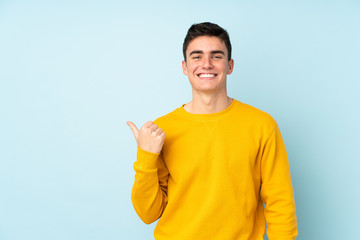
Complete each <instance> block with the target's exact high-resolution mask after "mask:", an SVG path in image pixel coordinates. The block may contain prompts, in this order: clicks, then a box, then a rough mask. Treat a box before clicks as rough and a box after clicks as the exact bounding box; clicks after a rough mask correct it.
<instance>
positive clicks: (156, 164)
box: [131, 146, 169, 224]
mask: <svg viewBox="0 0 360 240" xmlns="http://www.w3.org/2000/svg"><path fill="white" fill-rule="evenodd" d="M133 166H134V170H135V181H134V185H133V188H132V192H131V200H132V203H133V206H134V209H135V211H136V213H137V214H138V215H139V217H140V218H141V220H142V221H143V222H144V223H146V224H150V223H153V222H154V221H156V220H157V219H158V218H159V217H160V216H161V214H162V212H163V211H164V209H165V207H166V204H167V180H168V176H169V172H168V170H167V168H166V166H165V163H164V160H163V154H162V151H161V152H160V153H152V152H148V151H145V150H143V149H141V148H139V146H137V160H136V162H135V163H134V165H133Z"/></svg>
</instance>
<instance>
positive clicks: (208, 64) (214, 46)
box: [182, 36, 234, 93]
mask: <svg viewBox="0 0 360 240" xmlns="http://www.w3.org/2000/svg"><path fill="white" fill-rule="evenodd" d="M233 67H234V61H233V60H232V59H231V60H230V61H229V60H228V52H227V48H226V46H225V43H224V42H222V41H221V39H220V38H217V37H213V36H201V37H197V38H195V39H194V40H192V41H191V42H190V44H189V45H188V48H187V49H186V62H185V61H183V62H182V68H183V72H184V74H185V75H187V76H188V77H189V80H190V84H191V86H192V88H193V91H198V92H207V93H213V92H219V91H226V76H227V75H228V74H231V73H232V71H233Z"/></svg>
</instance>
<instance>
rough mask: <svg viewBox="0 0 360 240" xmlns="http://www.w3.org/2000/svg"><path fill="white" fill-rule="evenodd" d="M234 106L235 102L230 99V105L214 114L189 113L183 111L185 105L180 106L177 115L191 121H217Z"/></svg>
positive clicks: (233, 99)
mask: <svg viewBox="0 0 360 240" xmlns="http://www.w3.org/2000/svg"><path fill="white" fill-rule="evenodd" d="M235 104H237V100H236V99H235V98H232V101H231V104H230V105H229V106H228V107H227V108H225V109H224V110H221V111H219V112H216V113H190V112H188V111H186V110H185V109H184V106H185V103H184V104H182V105H181V107H179V108H178V113H179V114H180V115H181V116H183V117H185V118H188V119H192V120H217V119H219V118H222V117H224V116H226V115H227V114H229V113H230V112H231V110H232V109H233V108H234V106H235Z"/></svg>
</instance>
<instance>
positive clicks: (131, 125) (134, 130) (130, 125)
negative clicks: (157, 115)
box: [126, 121, 139, 141]
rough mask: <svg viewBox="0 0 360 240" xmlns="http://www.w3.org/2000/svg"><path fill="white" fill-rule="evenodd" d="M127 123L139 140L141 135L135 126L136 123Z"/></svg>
mask: <svg viewBox="0 0 360 240" xmlns="http://www.w3.org/2000/svg"><path fill="white" fill-rule="evenodd" d="M126 124H127V125H129V127H130V129H131V131H132V132H133V134H134V136H135V139H136V141H137V139H138V136H139V129H138V128H137V127H136V126H135V124H134V123H133V122H130V121H127V122H126Z"/></svg>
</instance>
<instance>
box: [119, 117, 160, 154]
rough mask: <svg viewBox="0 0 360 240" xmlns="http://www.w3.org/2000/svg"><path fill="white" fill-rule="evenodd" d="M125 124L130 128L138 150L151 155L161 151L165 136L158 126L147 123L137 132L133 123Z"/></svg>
mask: <svg viewBox="0 0 360 240" xmlns="http://www.w3.org/2000/svg"><path fill="white" fill-rule="evenodd" d="M126 124H127V125H129V127H130V128H131V131H132V132H133V134H134V136H135V139H136V142H137V145H138V147H139V148H141V149H143V150H145V151H148V152H152V153H159V152H160V151H161V149H162V147H163V145H164V140H165V136H166V135H165V132H163V131H162V129H161V128H159V127H158V125H156V124H154V123H153V122H152V121H147V122H146V123H145V124H144V125H143V126H142V127H141V128H140V130H138V129H137V127H136V126H135V124H134V123H132V122H130V121H127V122H126Z"/></svg>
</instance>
